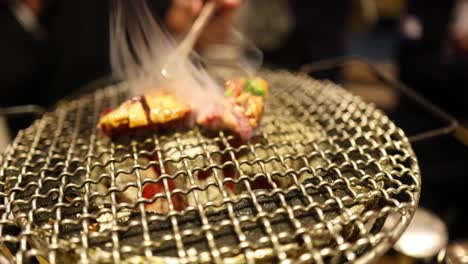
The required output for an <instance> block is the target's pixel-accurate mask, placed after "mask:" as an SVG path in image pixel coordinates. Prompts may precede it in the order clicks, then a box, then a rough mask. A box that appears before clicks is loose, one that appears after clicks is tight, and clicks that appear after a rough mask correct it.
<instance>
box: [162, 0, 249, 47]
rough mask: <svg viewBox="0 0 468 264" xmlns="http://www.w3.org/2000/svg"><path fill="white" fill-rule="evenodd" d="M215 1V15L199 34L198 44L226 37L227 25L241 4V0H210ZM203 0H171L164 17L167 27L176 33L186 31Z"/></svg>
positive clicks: (200, 8)
mask: <svg viewBox="0 0 468 264" xmlns="http://www.w3.org/2000/svg"><path fill="white" fill-rule="evenodd" d="M212 1H215V2H217V9H216V12H215V15H214V16H213V17H212V19H211V21H210V23H209V24H208V25H207V26H206V28H205V31H204V32H203V34H202V35H201V36H200V39H199V44H200V45H203V44H206V43H209V42H211V41H213V40H214V41H216V40H222V39H223V38H224V37H226V34H227V28H226V27H227V26H228V25H230V24H232V21H233V18H234V11H235V10H236V9H237V8H238V7H239V6H240V5H241V4H242V0H212ZM204 2H205V1H204V0H172V4H171V7H170V8H169V11H168V13H167V15H166V18H165V23H166V26H167V28H168V29H169V30H170V31H171V32H173V33H174V34H176V35H180V34H184V33H186V32H187V31H188V30H189V29H190V27H191V26H192V24H193V21H194V20H195V18H196V17H197V16H198V15H199V14H200V12H201V10H202V8H203V4H204Z"/></svg>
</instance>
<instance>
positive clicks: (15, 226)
mask: <svg viewBox="0 0 468 264" xmlns="http://www.w3.org/2000/svg"><path fill="white" fill-rule="evenodd" d="M261 75H262V76H263V77H264V78H266V79H267V80H268V81H269V83H270V85H271V96H270V98H269V100H268V104H267V106H266V112H265V117H264V120H263V124H262V129H261V130H260V131H259V133H258V135H256V136H255V137H254V138H252V139H251V140H250V141H249V142H248V143H247V144H243V145H236V144H233V143H232V142H233V138H232V136H231V135H229V134H227V133H224V132H220V133H218V134H216V135H210V136H206V135H205V134H204V132H203V131H201V130H199V129H197V128H195V129H193V130H190V131H182V132H176V133H173V134H168V133H165V134H156V133H153V134H151V135H145V136H141V137H135V138H131V139H125V140H123V141H115V140H114V141H111V140H109V139H108V138H105V137H102V136H101V135H100V134H99V132H98V130H97V129H96V124H97V122H98V118H99V116H100V113H101V111H102V110H103V109H104V108H105V107H115V106H117V105H118V104H119V103H120V102H122V101H123V100H124V99H125V98H126V96H127V92H128V84H126V83H119V84H115V85H110V86H108V87H106V88H104V89H101V90H99V91H97V92H93V93H91V94H88V95H86V96H83V97H81V98H79V99H77V100H70V101H65V102H62V103H61V104H60V105H59V106H58V107H57V108H56V109H55V110H54V111H53V112H50V113H46V114H45V115H44V116H43V117H42V118H41V119H39V120H37V121H36V122H35V123H34V124H33V125H32V126H31V127H29V128H27V129H25V130H23V131H21V132H20V133H19V134H18V136H17V137H16V138H15V140H14V141H13V143H12V144H11V145H10V147H9V148H8V149H7V150H6V152H5V153H4V155H3V156H1V167H0V176H1V178H0V179H1V181H0V186H1V189H0V199H1V200H0V204H1V205H0V216H1V218H0V243H1V247H0V249H1V250H0V252H2V254H1V257H0V260H1V261H2V262H17V263H24V262H32V263H34V262H41V263H44V262H49V263H66V262H65V261H67V262H68V263H73V262H80V263H118V262H123V263H125V262H126V263H147V262H151V263H254V262H255V263H257V262H260V263H271V262H281V263H312V262H314V263H324V262H325V263H342V262H369V261H372V260H373V259H375V258H376V257H378V256H380V255H381V254H383V253H384V252H385V251H386V250H387V249H388V248H389V247H391V245H393V243H394V242H395V241H396V239H398V237H399V236H400V235H401V233H402V232H403V231H404V229H405V228H406V226H407V225H408V223H409V221H410V220H411V218H412V216H413V213H414V210H415V209H416V207H417V204H418V199H419V193H420V175H419V169H418V165H417V160H416V157H415V156H414V153H413V151H412V149H411V146H410V144H409V141H408V139H407V138H406V137H405V134H404V133H403V131H402V130H401V129H399V128H398V127H396V126H395V125H394V124H393V123H392V122H391V121H390V120H389V119H388V118H387V117H386V116H385V115H384V114H383V113H382V112H381V111H379V110H377V109H375V108H374V106H372V105H370V104H367V103H364V102H363V101H362V100H361V99H359V98H357V97H355V96H353V95H351V94H349V93H347V92H346V91H344V90H343V89H341V88H340V87H339V86H337V85H335V84H333V83H330V82H321V81H316V80H313V79H310V78H309V77H306V76H305V75H293V74H291V73H288V72H285V71H264V72H262V73H261ZM298 123H299V124H301V126H299V127H298V126H297V124H298ZM187 138H190V141H189V142H190V143H187V140H186V139H187ZM273 139H275V140H273ZM168 142H175V147H173V148H167V147H164V146H166V145H165V144H166V143H168ZM212 145H216V146H219V147H218V148H215V149H213V148H210V147H209V146H212ZM194 147H196V148H198V149H201V150H202V151H201V152H199V153H197V154H195V156H194V155H190V154H189V153H188V151H186V150H187V149H191V148H194ZM170 151H178V152H179V156H178V157H177V158H174V157H173V156H169V155H168V152H170ZM245 153H248V154H245ZM154 155H156V156H157V157H158V161H156V160H148V159H146V157H151V156H154ZM142 157H145V158H142ZM217 157H227V158H222V159H221V158H217ZM169 164H172V165H174V164H175V165H177V166H179V168H181V169H180V171H179V172H178V173H175V174H172V173H169V172H168V171H167V169H166V165H169ZM152 166H157V167H159V168H160V169H161V171H162V175H161V176H160V177H159V178H158V179H157V180H153V181H156V182H163V183H164V186H165V188H164V189H165V190H164V193H162V194H158V195H156V196H155V197H153V199H152V200H151V201H148V199H146V198H143V197H142V196H141V192H142V190H141V189H142V186H143V185H145V184H147V183H148V181H151V180H148V179H143V177H142V174H143V173H144V172H145V171H146V170H148V169H149V168H150V167H152ZM226 169H229V170H231V171H234V172H235V174H236V175H237V177H235V178H231V177H224V176H223V172H224V171H226ZM203 170H209V171H211V173H212V174H213V175H214V181H213V182H211V183H210V184H208V185H203V186H201V185H199V184H198V181H197V179H196V176H195V175H197V173H199V172H200V171H203ZM125 175H134V176H135V177H136V179H137V181H136V182H128V183H127V184H124V185H119V184H117V182H118V178H119V177H124V176H125ZM177 177H187V178H189V179H190V180H191V183H192V184H191V185H189V186H188V187H187V188H185V189H183V190H182V189H175V190H170V189H169V188H168V181H169V180H172V179H176V178H177ZM258 179H263V180H264V181H266V182H268V185H269V187H268V188H263V189H262V188H255V185H254V182H255V181H256V180H258ZM278 179H282V180H286V181H287V182H289V185H288V186H286V187H280V186H279V185H278V181H277V180H278ZM104 182H106V183H107V187H106V188H100V187H102V183H104ZM227 184H231V185H234V186H239V187H242V188H241V189H242V190H241V191H239V193H237V194H236V195H233V194H231V193H229V192H227V191H226V188H225V186H226V185H227ZM209 188H214V189H216V190H217V191H218V192H219V194H220V195H221V198H220V199H217V200H216V201H207V202H203V203H201V202H200V199H199V197H200V195H202V194H203V192H207V191H208V189H209ZM130 189H132V190H135V193H136V195H137V197H136V199H135V200H134V201H132V202H128V203H123V202H118V196H119V194H121V193H123V192H125V191H128V190H130ZM171 196H184V197H186V196H193V198H194V201H195V203H194V204H193V205H192V206H189V207H187V208H186V209H185V210H183V211H176V210H175V209H174V205H173V204H172V201H171V199H167V198H168V197H171ZM157 199H166V200H167V202H168V204H169V212H168V213H167V214H158V213H152V212H147V211H145V204H147V203H149V202H152V201H155V200H157ZM390 216H392V217H390ZM390 218H391V219H392V221H388V219H390Z"/></svg>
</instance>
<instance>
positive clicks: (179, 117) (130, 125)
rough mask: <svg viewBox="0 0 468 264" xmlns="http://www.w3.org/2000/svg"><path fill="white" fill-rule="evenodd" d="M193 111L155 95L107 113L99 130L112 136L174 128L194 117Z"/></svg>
mask: <svg viewBox="0 0 468 264" xmlns="http://www.w3.org/2000/svg"><path fill="white" fill-rule="evenodd" d="M191 112H192V111H191V109H190V107H189V106H188V105H186V104H184V103H182V102H181V101H179V100H178V99H177V98H176V97H175V96H174V95H172V94H170V93H167V92H164V91H155V92H150V93H147V94H145V95H143V96H141V97H139V98H134V99H131V100H129V101H125V102H124V103H122V104H121V105H120V106H119V107H117V108H116V109H115V110H111V111H105V112H104V113H103V115H102V117H101V119H100V120H99V125H98V127H99V128H100V129H101V130H102V131H103V132H104V133H105V134H106V135H108V136H112V135H115V134H121V133H128V132H130V131H132V130H135V129H145V128H160V127H168V126H171V125H174V124H176V123H178V122H179V121H181V122H182V123H184V120H187V119H188V118H189V117H190V114H191Z"/></svg>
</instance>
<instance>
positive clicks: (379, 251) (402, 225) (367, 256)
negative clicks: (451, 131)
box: [62, 76, 420, 261]
mask: <svg viewBox="0 0 468 264" xmlns="http://www.w3.org/2000/svg"><path fill="white" fill-rule="evenodd" d="M303 78H306V77H305V76H303ZM70 106H71V107H72V105H70ZM62 110H63V109H62ZM403 141H407V139H406V138H404V139H403ZM408 146H410V145H409V144H408ZM409 151H410V152H411V154H412V155H414V152H413V151H412V149H411V147H409ZM413 166H414V168H413V169H414V170H416V171H418V172H419V169H418V168H417V164H413ZM417 176H418V177H419V173H418V175H417ZM418 184H419V186H420V178H419V181H418ZM419 186H418V187H419ZM414 194H415V197H414V198H415V202H416V204H417V202H418V200H419V192H415V193H414ZM412 214H413V213H412V212H408V216H409V217H405V218H404V220H403V221H402V222H401V223H400V224H399V226H398V228H396V229H395V231H394V232H393V236H392V237H389V238H388V239H389V240H390V242H389V243H379V244H378V247H376V248H375V250H374V251H373V252H369V253H368V254H365V255H363V256H361V258H360V259H362V261H365V260H369V259H375V258H376V257H377V256H378V255H380V254H382V253H383V252H384V251H385V250H386V249H388V247H389V246H390V244H391V242H392V240H395V239H396V238H398V237H399V236H400V235H401V233H402V232H403V230H404V229H405V228H406V227H407V225H408V224H409V221H410V218H411V217H412ZM393 242H394V241H393ZM379 246H380V247H379ZM360 259H358V260H357V261H359V260H360Z"/></svg>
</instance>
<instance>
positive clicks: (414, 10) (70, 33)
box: [0, 0, 468, 240]
mask: <svg viewBox="0 0 468 264" xmlns="http://www.w3.org/2000/svg"><path fill="white" fill-rule="evenodd" d="M153 2H154V7H155V10H156V12H157V13H158V16H159V17H164V16H165V12H166V11H167V8H168V6H169V4H170V3H169V1H153ZM466 2H467V1H465V0H457V1H455V0H444V1H440V0H439V1H437V0H406V1H404V0H348V1H345V0H327V1H308V0H296V1H287V0H251V1H247V2H246V3H245V5H244V6H243V7H242V8H241V10H240V14H239V21H238V23H239V27H240V28H241V29H242V30H243V31H244V32H245V34H246V35H247V37H248V38H249V39H251V40H252V41H253V42H254V44H256V45H257V46H258V47H260V48H261V49H262V50H263V52H264V54H265V62H264V63H265V65H266V66H268V67H279V68H287V69H290V70H299V69H300V67H301V66H302V65H304V64H307V63H314V62H317V61H320V60H324V59H330V58H336V57H342V56H346V55H359V56H361V57H363V58H366V59H367V60H369V61H371V62H372V63H373V64H374V65H375V66H376V67H377V68H378V69H381V70H383V71H385V72H387V73H388V74H390V75H391V76H393V77H394V78H396V79H399V80H401V81H402V82H403V83H405V84H407V85H408V86H410V87H411V88H413V89H415V90H416V91H417V92H418V93H420V94H422V95H423V96H425V97H426V98H428V99H429V100H431V101H432V102H434V103H435V104H436V105H438V106H440V107H442V108H443V109H445V110H447V111H448V112H449V113H450V114H452V115H453V116H455V117H456V118H457V119H458V120H459V121H460V123H461V124H462V125H464V126H466V124H467V120H468V118H467V117H468V116H467V115H468V109H467V107H468V106H467V105H468V104H467V103H466V101H467V99H468V87H467V85H468V56H467V55H468V9H467V4H466ZM108 8H109V7H108V2H107V1H104V0H101V1H95V0H80V1H59V0H43V1H39V0H25V1H6V0H3V1H0V34H1V36H2V37H1V40H0V58H1V59H0V87H1V88H0V93H1V94H0V107H7V106H14V105H22V104H39V105H42V106H44V107H51V106H52V105H53V104H54V103H55V102H56V101H57V100H59V99H60V98H62V97H64V96H67V95H68V94H70V93H72V92H73V91H76V90H77V89H78V88H80V87H82V86H83V85H86V84H88V83H89V82H91V81H93V80H96V79H99V78H102V77H103V76H107V75H109V71H110V67H109V62H108V57H109V56H108V46H109V43H108V41H109V39H108ZM25 10H26V11H25ZM28 10H29V11H28ZM312 75H313V76H314V77H317V78H327V79H333V80H335V81H337V82H340V83H342V84H343V85H344V86H345V87H346V88H347V89H349V90H350V91H351V92H353V93H355V94H358V95H360V96H362V97H363V98H365V99H366V100H368V101H370V102H374V103H376V104H377V105H378V106H379V107H381V108H382V109H384V110H385V111H386V112H387V113H388V114H389V115H390V116H391V117H392V118H393V119H394V120H395V122H396V123H397V124H398V125H399V126H401V127H402V128H403V129H404V130H405V131H406V132H407V133H408V134H414V133H417V132H421V131H424V130H427V129H431V128H435V127H438V126H441V125H443V124H440V123H438V121H437V120H436V119H433V118H431V117H430V115H428V114H427V113H425V112H424V111H421V110H420V109H419V110H418V109H417V108H415V107H413V106H412V103H411V100H408V99H405V98H404V97H402V96H400V95H399V94H398V93H397V92H396V91H395V90H393V89H391V87H387V86H385V85H382V84H381V83H379V81H378V80H376V79H375V78H374V77H373V76H372V75H371V74H370V73H369V72H367V71H366V69H365V68H359V67H347V68H340V67H335V68H333V67H332V68H331V69H329V70H326V71H315V72H314V73H313V74H312ZM28 122H30V120H28V121H24V120H17V119H15V120H10V119H8V120H7V121H6V123H5V120H2V123H4V125H3V128H2V132H1V133H0V134H1V136H0V138H2V139H1V140H0V146H1V147H2V148H3V147H4V146H5V144H7V142H8V139H9V138H11V137H12V136H14V134H15V133H16V131H17V130H18V129H20V128H23V127H24V126H25V125H26V124H28ZM5 124H6V125H5ZM7 127H8V128H10V129H8V128H7ZM464 133H465V132H464V131H463V130H459V131H458V135H459V136H458V138H457V137H455V136H444V137H439V138H437V139H431V140H427V141H424V142H420V143H417V144H415V145H414V149H415V151H416V154H417V156H418V159H419V162H420V166H421V171H422V180H423V191H422V197H421V205H422V206H423V207H426V208H429V209H431V210H433V211H434V212H436V213H437V214H438V215H439V216H440V217H442V218H443V220H444V221H445V222H446V223H447V225H448V227H449V232H450V238H451V239H452V240H454V239H462V238H468V227H467V225H466V224H465V223H467V222H468V217H467V215H468V203H467V202H466V201H468V198H467V196H466V193H467V190H466V186H467V185H468V177H467V176H468V175H466V174H467V169H466V161H467V158H468V155H467V154H468V148H467V147H466V146H465V145H463V143H462V141H463V140H460V139H464V140H465V142H466V134H464Z"/></svg>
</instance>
